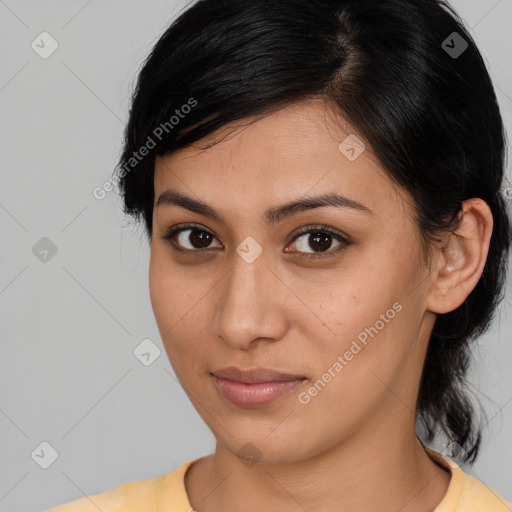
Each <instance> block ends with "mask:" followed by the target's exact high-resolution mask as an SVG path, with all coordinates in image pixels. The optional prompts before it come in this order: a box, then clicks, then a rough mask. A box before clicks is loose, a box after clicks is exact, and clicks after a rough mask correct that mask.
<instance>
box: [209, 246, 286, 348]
mask: <svg viewBox="0 0 512 512" xmlns="http://www.w3.org/2000/svg"><path fill="white" fill-rule="evenodd" d="M247 243H248V245H246V244H245V242H243V243H241V244H240V246H239V247H238V248H237V253H236V254H233V262H232V266H231V270H230V271H229V272H228V275H227V276H226V279H225V280H224V285H223V286H222V287H221V289H220V290H219V301H218V307H217V310H216V322H215V324H214V325H215V329H216V333H215V334H217V335H218V336H220V337H221V338H222V339H223V340H224V341H225V342H226V343H228V344H230V345H232V346H233V347H237V348H246V347H247V346H248V345H249V344H250V343H251V341H252V340H253V339H255V338H269V339H276V338H279V337H281V336H282V334H283V329H284V328H285V319H284V318H283V309H282V307H281V306H282V305H281V304H280V302H279V301H280V300H281V299H282V294H281V292H280V291H279V290H277V287H278V286H279V283H278V280H277V279H276V278H275V276H274V275H273V273H272V272H271V271H270V270H269V269H268V268H267V265H268V261H267V258H266V257H265V255H264V253H260V254H259V255H258V256H257V257H255V258H254V259H253V257H254V254H255V253H254V252H253V254H252V255H251V257H247V255H250V254H251V251H254V247H251V245H250V244H251V242H250V241H249V242H247Z"/></svg>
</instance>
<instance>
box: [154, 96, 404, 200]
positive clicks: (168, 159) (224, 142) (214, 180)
mask: <svg viewBox="0 0 512 512" xmlns="http://www.w3.org/2000/svg"><path fill="white" fill-rule="evenodd" d="M354 135H355V137H356V138H355V139H354ZM219 140H220V142H218V143H217V144H215V145H213V146H211V147H208V148H207V149H202V148H204V147H205V146H208V145H209V144H212V143H214V142H216V141H219ZM357 140H359V141H360V142H361V143H363V144H365V146H366V147H365V148H364V149H363V147H362V146H358V145H357V144H356V147H355V152H353V154H350V153H348V154H347V153H346V147H347V144H348V145H350V144H354V141H357ZM346 141H348V142H346ZM354 155H355V156H356V158H353V156H354ZM154 179H155V198H156V199H157V198H158V196H159V194H161V193H162V192H163V191H164V190H165V189H166V188H173V189H175V190H179V191H180V192H182V193H184V194H186V195H189V196H190V195H195V196H199V197H201V198H202V199H207V202H210V201H211V202H212V203H215V204H218V205H220V204H225V203H226V202H228V203H230V204H234V205H236V207H238V208H241V209H244V208H247V207H249V206H250V205H252V204H253V203H254V204H260V205H262V204H265V205H268V204H269V203H276V202H284V201H286V200H290V199H291V198H295V197H299V196H300V197H302V196H305V195H307V194H315V195H316V194H323V193H330V192H335V193H343V194H344V195H346V196H348V197H351V198H353V199H354V200H356V201H359V202H362V203H364V204H366V205H367V206H368V207H369V208H370V209H375V208H377V209H378V205H379V203H380V204H382V205H385V204H388V205H389V201H390V198H392V199H393V200H394V201H395V202H396V199H397V192H399V191H397V190H396V187H395V186H394V185H393V183H392V182H391V180H390V178H389V177H388V175H387V173H386V172H385V171H384V169H383V168H382V166H381V165H380V163H379V161H378V160H377V158H376V157H375V155H374V154H373V152H372V150H371V148H370V147H369V146H368V144H366V143H365V142H364V139H363V137H362V136H361V135H360V134H359V133H357V131H356V130H355V129H354V128H353V127H352V126H351V125H350V123H348V122H347V121H346V120H344V119H343V117H342V116H340V115H339V114H338V113H336V112H335V111H333V110H332V109H330V108H329V107H328V106H327V105H326V103H325V102H324V101H322V100H319V99H314V100H307V101H302V102H298V103H294V104H291V105H288V106H286V107H284V108H281V109H279V110H276V111H274V112H270V113H266V114H265V115H263V116H257V117H253V118H248V119H243V120H240V121H237V122H235V123H232V124H230V125H228V126H224V127H222V128H221V129H220V130H218V131H217V132H215V133H213V134H210V135H209V136H208V137H205V138H204V139H202V140H201V141H199V142H197V143H195V144H193V145H192V146H191V147H188V148H185V149H181V150H179V151H176V152H174V153H171V154H168V155H166V156H164V157H157V159H156V162H155V176H154Z"/></svg>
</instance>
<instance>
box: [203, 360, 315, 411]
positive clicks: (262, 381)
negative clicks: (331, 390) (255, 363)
mask: <svg viewBox="0 0 512 512" xmlns="http://www.w3.org/2000/svg"><path fill="white" fill-rule="evenodd" d="M210 375H211V376H212V377H213V378H214V381H215V385H216V388H217V390H218V391H219V393H220V394H221V396H222V397H223V398H224V399H226V400H228V401H229V402H230V403H232V404H234V405H237V406H239V407H244V408H255V407H264V406H266V405H270V404H271V403H273V402H275V401H276V400H278V399H279V398H281V397H283V396H285V395H287V394H289V393H290V392H291V391H292V390H293V389H295V388H297V387H298V386H300V385H301V384H303V383H304V382H306V381H307V380H308V379H307V377H305V376H304V375H292V374H287V373H283V372H280V371H276V370H273V369H269V368H255V369H250V370H241V369H239V368H235V367H229V368H221V369H219V370H215V371H213V372H211V374H210Z"/></svg>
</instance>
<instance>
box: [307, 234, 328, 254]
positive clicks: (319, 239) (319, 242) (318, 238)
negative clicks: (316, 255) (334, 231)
mask: <svg viewBox="0 0 512 512" xmlns="http://www.w3.org/2000/svg"><path fill="white" fill-rule="evenodd" d="M331 238H332V235H329V234H326V233H314V234H313V233H312V234H311V238H310V239H309V240H310V242H309V246H310V247H311V249H318V250H319V251H321V252H323V251H326V250H327V249H328V248H329V246H330V245H331V244H330V241H331ZM325 242H328V244H327V246H325ZM315 246H316V247H315Z"/></svg>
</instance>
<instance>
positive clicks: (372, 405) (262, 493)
mask: <svg viewBox="0 0 512 512" xmlns="http://www.w3.org/2000/svg"><path fill="white" fill-rule="evenodd" d="M247 121H248V120H244V122H243V123H238V124H233V125H232V126H230V127H225V128H226V129H225V130H220V131H219V132H218V133H216V134H213V135H212V136H209V137H207V138H206V139H205V140H204V141H201V146H203V145H204V144H206V143H209V142H212V141H213V140H217V138H218V137H219V135H226V138H225V140H223V141H222V142H220V143H219V144H217V145H215V146H212V147H210V148H208V149H206V150H203V149H201V147H199V144H196V145H194V146H192V147H189V148H186V149H183V150H180V151H178V152H175V153H172V154H169V155H166V156H165V157H159V158H157V160H156V163H155V175H154V178H155V180H154V183H155V198H158V197H159V195H160V194H161V193H162V192H163V191H165V190H167V189H173V190H175V191H177V192H179V193H181V194H183V195H187V196H189V197H192V198H194V199H196V200H201V201H203V202H205V203H207V204H208V205H210V206H211V207H213V208H215V209H216V210H218V211H220V212H221V213H222V215H223V216H224V217H225V221H226V222H225V223H224V222H220V221H218V220H213V219H211V218H209V217H206V216H203V215H200V214H198V213H195V212H192V211H189V210H188V209H185V208H182V207H180V206H176V205H169V204H162V205H160V206H159V207H156V205H155V209H154V213H153V234H152V240H151V258H150V296H151V302H152V306H153V310H154V313H155V318H156V321H157V324H158V328H159V330H160V334H161V336H162V340H163V343H164V346H165V350H166V352H167V355H168V358H169V360H170V362H171V365H172V367H173V369H174V371H175V373H176V375H177V377H178V379H179V381H180V383H181V384H182V386H183V388H184V390H185V391H186V392H187V394H188V396H189V398H190V400H191V401H192V403H193V405H194V406H195V408H196V409H197V411H198V413H199V414H200V415H201V417H202V418H203V420H204V421H205V422H206V424H207V425H208V427H209V428H210V429H211V431H212V432H213V434H214V435H215V438H216V441H217V442H216V450H215V453H214V454H211V455H209V456H207V457H203V458H201V459H199V460H198V461H197V462H196V463H194V464H193V465H192V466H191V467H190V469H189V471H188V472H187V474H186V477H185V486H186V490H187V494H188V497H189V501H190V503H191V505H192V507H193V508H195V509H196V510H198V511H199V512H213V511H216V512H218V511H221V510H224V511H225V510H230V511H235V510H244V511H246V512H253V511H254V512H256V511H261V510H266V511H278V510H279V511H283V510H285V511H288V510H290V511H292V510H300V508H302V509H305V510H307V511H308V512H316V511H325V510H337V511H354V510H379V511H382V512H386V511H390V512H391V511H393V512H398V511H400V512H413V511H414V512H427V511H433V510H434V509H435V507H436V506H437V505H438V504H439V503H440V502H441V500H442V499H443V497H444V496H445V494H446V491H447V489H448V486H449V482H450V473H449V471H446V470H444V469H442V468H441V467H439V466H438V465H437V464H435V463H434V462H433V461H432V460H431V459H430V457H429V456H428V455H427V454H426V453H425V451H424V449H423V447H422V446H421V444H420V443H419V441H418V439H417V437H416V434H415V409H416V400H417V393H418V388H419V382H420V376H421V371H422V368H423V362H424V359H425V353H426V349H427V344H428V339H429V335H430V332H431V330H432V328H433V325H434V321H435V318H436V315H437V314H439V313H445V312H448V311H451V310H453V309H455V308H457V307H458V306H459V305H460V304H461V303H462V302H463V301H464V299H465V298H466V297H467V295H468V294H469V293H470V292H471V290H472V289H473V288H474V287H475V285H476V283H477V281H478V279H479V277H480V275H481V273H482V270H483V267H484V264H485V259H486V257H487V252H488V246H489V239H490V235H491V231H492V216H491V213H490V210H489V208H488V206H487V204H486V203H485V202H483V201H482V200H480V199H471V200H469V201H466V202H465V203H464V205H463V207H464V214H463V217H462V222H461V224H460V227H459V228H458V230H457V232H456V234H454V235H452V234H450V233H447V234H446V235H443V238H442V243H439V244H435V245H431V247H430V253H429V255H430V261H429V263H430V269H429V267H428V265H427V261H425V258H424V257H423V256H424V255H423V253H422V248H421V245H420V234H419V231H418V228H417V225H416V224H415V221H414V217H413V207H412V202H411V199H410V197H409V195H408V194H407V192H406V191H404V190H401V189H400V188H398V187H396V186H395V185H394V184H393V183H392V182H391V180H390V179H389V177H388V176H387V174H386V172H385V171H384V170H383V168H382V166H381V165H380V164H379V162H378V160H377V159H376V157H375V156H374V155H373V154H372V152H371V148H369V146H368V145H367V149H366V150H365V151H364V152H363V153H362V155H361V156H359V158H357V159H356V160H355V161H349V160H348V159H347V158H346V157H345V156H344V155H342V154H341V153H340V151H339V149H338V145H339V144H340V142H341V141H342V140H344V139H345V137H346V136H347V135H348V134H351V133H355V134H356V135H357V136H358V137H359V138H360V139H361V140H363V141H364V138H363V136H362V135H360V134H359V133H358V132H357V130H356V129H354V128H353V127H351V126H350V124H349V123H348V122H347V121H345V120H343V118H341V117H340V116H339V115H337V114H335V113H333V111H332V110H331V109H329V107H328V106H327V105H326V104H325V103H324V102H322V101H321V100H319V99H311V100H307V101H302V102H299V103H295V104H293V105H289V106H287V107H285V108H282V109H280V110H277V111H275V112H271V113H270V114H268V115H266V116H263V117H258V118H254V119H251V121H253V122H251V123H247ZM227 128H229V129H230V131H229V130H227ZM304 141H307V143H304ZM333 191H334V192H337V193H340V194H343V195H345V196H347V197H349V198H351V199H353V200H356V201H358V202H360V203H362V204H363V205H365V206H366V207H367V208H369V209H370V210H371V213H367V212H364V211H358V210H353V209H350V208H336V207H333V206H328V207H319V208H314V209H310V210H306V211H300V212H295V213H293V215H291V216H290V217H287V218H285V219H282V220H280V221H279V222H277V223H276V224H275V225H269V224H267V223H266V221H265V220H264V219H263V212H264V211H265V210H267V209H268V208H271V207H275V206H279V205H281V204H284V203H286V202H289V201H292V200H296V199H298V198H299V197H303V196H313V195H319V194H322V193H330V192H333ZM188 222H190V223H196V224H199V227H198V228H195V229H198V232H199V233H200V232H201V230H206V231H207V232H209V233H211V234H212V238H211V242H210V245H209V246H208V244H206V245H207V246H208V247H210V248H209V249H208V250H206V251H205V250H204V249H194V247H197V245H196V246H194V245H192V243H191V242H190V237H189V235H191V234H194V233H195V234H196V235H197V234H198V232H197V231H184V232H182V235H181V236H180V238H179V243H181V244H182V247H183V249H189V250H190V251H194V250H195V251H196V252H194V253H192V252H190V253H180V252H176V251H174V250H173V246H172V244H171V242H170V241H169V240H162V239H161V238H160V236H162V235H164V234H165V232H166V231H167V230H168V229H169V228H170V227H172V226H177V225H180V224H183V223H188ZM317 224H322V225H325V226H328V227H330V228H331V229H332V230H334V231H336V232H339V233H340V234H345V235H347V236H348V237H349V239H350V241H351V244H350V245H348V246H346V247H344V248H343V249H342V250H340V251H339V252H336V249H337V248H339V242H337V241H336V239H335V238H332V239H331V241H330V242H329V240H328V241H327V242H326V243H325V248H326V249H327V251H326V252H330V253H332V254H335V256H333V257H322V254H325V252H321V250H320V249H318V246H315V245H314V244H313V247H311V245H310V242H311V239H312V235H311V234H309V235H308V234H302V235H300V236H299V237H296V236H295V235H294V233H295V231H296V230H297V229H298V228H301V227H304V226H306V227H309V226H314V225H317ZM188 229H190V228H188ZM316 231H319V230H318V229H317V230H316ZM320 231H321V230H320ZM249 236H250V237H253V238H254V239H255V240H256V241H257V242H258V243H259V244H260V246H261V247H262V249H263V252H262V253H261V254H260V255H259V257H257V258H256V259H255V261H253V262H252V263H248V262H247V261H245V260H244V259H243V258H242V257H241V256H240V255H239V254H238V253H237V251H236V248H237V246H239V245H240V244H241V242H242V241H244V240H245V239H246V237H249ZM174 240H175V241H176V242H177V244H178V241H177V240H178V235H176V236H175V237H174ZM178 247H179V244H178ZM200 251H203V252H201V254H198V252H200ZM308 254H313V255H315V254H317V255H320V256H319V257H317V258H308V257H307V255H308ZM394 303H399V304H400V305H401V306H402V309H401V311H400V312H399V313H397V314H396V315H395V317H394V318H393V319H392V320H389V321H388V322H387V323H385V326H384V328H382V329H380V330H379V332H378V334H377V335H375V337H374V338H373V339H372V338H369V342H368V344H367V345H366V346H365V347H364V349H363V350H361V351H360V352H359V353H357V355H355V356H354V357H353V359H352V360H351V361H349V362H348V364H347V365H346V366H344V368H343V369H342V370H341V371H340V372H338V373H336V376H335V377H334V378H332V379H331V381H330V382H329V383H328V384H327V385H326V386H325V387H324V388H323V389H321V391H320V392H318V393H317V395H316V396H314V397H312V398H311V400H310V401H309V403H307V404H303V403H300V402H299V400H298V395H299V393H300V392H301V391H302V392H303V391H305V390H306V391H307V390H308V389H309V388H310V387H311V386H312V384H313V383H315V382H316V381H317V380H318V379H319V378H320V377H321V376H322V375H323V374H324V373H325V372H326V371H327V370H328V368H330V367H332V366H333V363H334V362H335V361H336V360H337V357H338V355H340V354H341V355H343V354H344V353H345V352H346V351H347V350H348V349H349V348H350V346H351V343H352V341H353V340H356V339H357V336H358V334H359V333H361V332H362V331H364V330H365V328H368V327H370V326H374V325H375V323H376V321H377V320H379V318H381V317H380V315H382V314H384V313H386V311H387V310H389V309H390V308H392V305H393V304H394ZM231 365H233V366H238V367H242V368H249V367H256V366H263V367H271V368H274V369H278V370H280V371H282V372H285V373H292V374H299V375H304V376H306V377H307V379H308V380H307V382H306V383H305V384H303V385H301V387H300V388H297V389H296V390H294V391H293V392H291V393H290V394H288V395H286V396H284V397H282V398H280V399H279V400H277V401H276V402H274V403H272V404H270V405H268V406H265V407H263V408H259V409H244V408H241V407H237V406H235V405H233V404H231V403H230V402H227V401H226V400H225V399H224V398H223V397H222V396H221V395H220V394H219V393H218V391H217V389H216V387H215V386H214V382H213V377H212V376H211V375H210V372H211V371H213V370H214V369H218V368H221V367H225V366H231ZM247 443H252V445H254V446H255V447H256V448H257V451H258V452H257V453H258V455H257V457H258V460H257V461H252V462H257V463H255V464H254V463H252V462H251V461H249V462H248V461H245V460H243V458H242V457H241V456H238V455H237V453H238V452H239V451H240V450H241V449H243V448H244V446H245V447H246V445H247ZM245 449H247V448H245Z"/></svg>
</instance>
